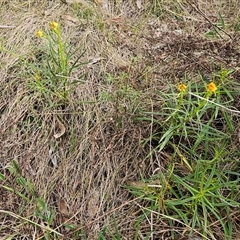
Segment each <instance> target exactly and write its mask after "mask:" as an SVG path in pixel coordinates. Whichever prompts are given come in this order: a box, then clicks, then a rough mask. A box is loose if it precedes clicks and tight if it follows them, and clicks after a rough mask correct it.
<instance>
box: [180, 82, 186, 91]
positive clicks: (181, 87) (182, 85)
mask: <svg viewBox="0 0 240 240" xmlns="http://www.w3.org/2000/svg"><path fill="white" fill-rule="evenodd" d="M186 89H187V86H186V85H185V84H183V83H181V84H179V85H178V90H179V91H180V92H185V90H186Z"/></svg>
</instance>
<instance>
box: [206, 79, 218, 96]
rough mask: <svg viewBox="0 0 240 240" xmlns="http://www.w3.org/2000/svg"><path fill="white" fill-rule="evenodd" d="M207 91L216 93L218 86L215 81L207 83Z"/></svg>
mask: <svg viewBox="0 0 240 240" xmlns="http://www.w3.org/2000/svg"><path fill="white" fill-rule="evenodd" d="M207 91H208V92H211V93H215V92H216V91H217V86H216V84H215V83H214V82H210V83H209V84H208V85H207Z"/></svg>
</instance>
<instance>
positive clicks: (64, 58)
mask: <svg viewBox="0 0 240 240" xmlns="http://www.w3.org/2000/svg"><path fill="white" fill-rule="evenodd" d="M36 36H37V37H38V38H40V39H43V40H45V42H46V45H47V49H46V51H47V53H45V52H44V51H45V50H44V49H42V50H40V52H39V54H38V55H37V56H36V61H35V62H33V63H26V65H27V66H30V69H31V71H30V72H28V73H29V75H30V81H29V82H28V86H29V87H30V89H32V90H34V91H35V92H38V93H39V94H40V96H43V97H44V99H45V100H47V102H49V105H50V106H55V105H56V104H59V105H64V104H66V103H67V101H68V98H69V93H70V92H71V90H72V89H73V87H74V86H75V85H76V84H78V83H79V82H80V81H79V80H74V81H71V80H70V76H71V73H72V72H73V70H74V69H76V68H78V67H79V66H82V65H83V64H84V63H79V60H80V58H82V57H83V54H84V51H82V53H80V55H79V56H78V57H75V55H76V54H77V52H78V51H79V49H76V50H74V51H73V48H72V46H70V45H68V44H67V42H66V41H64V40H63V37H62V33H61V27H60V25H59V24H58V23H57V22H51V23H50V30H48V31H46V32H43V31H42V30H38V31H37V32H36ZM82 77H83V75H81V76H80V77H79V78H82Z"/></svg>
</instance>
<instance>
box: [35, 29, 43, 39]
mask: <svg viewBox="0 0 240 240" xmlns="http://www.w3.org/2000/svg"><path fill="white" fill-rule="evenodd" d="M36 36H37V37H39V38H40V37H42V36H43V31H42V30H38V31H37V32H36Z"/></svg>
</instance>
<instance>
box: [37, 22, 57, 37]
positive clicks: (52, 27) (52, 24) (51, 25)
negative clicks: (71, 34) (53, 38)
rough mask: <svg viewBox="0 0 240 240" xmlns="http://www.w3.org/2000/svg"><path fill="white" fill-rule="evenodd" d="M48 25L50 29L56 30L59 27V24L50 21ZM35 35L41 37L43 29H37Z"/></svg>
mask: <svg viewBox="0 0 240 240" xmlns="http://www.w3.org/2000/svg"><path fill="white" fill-rule="evenodd" d="M50 27H51V29H52V30H53V31H57V29H58V28H59V25H58V23H57V22H51V23H50ZM36 36H37V37H39V38H41V37H43V31H42V30H38V31H37V32H36Z"/></svg>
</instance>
